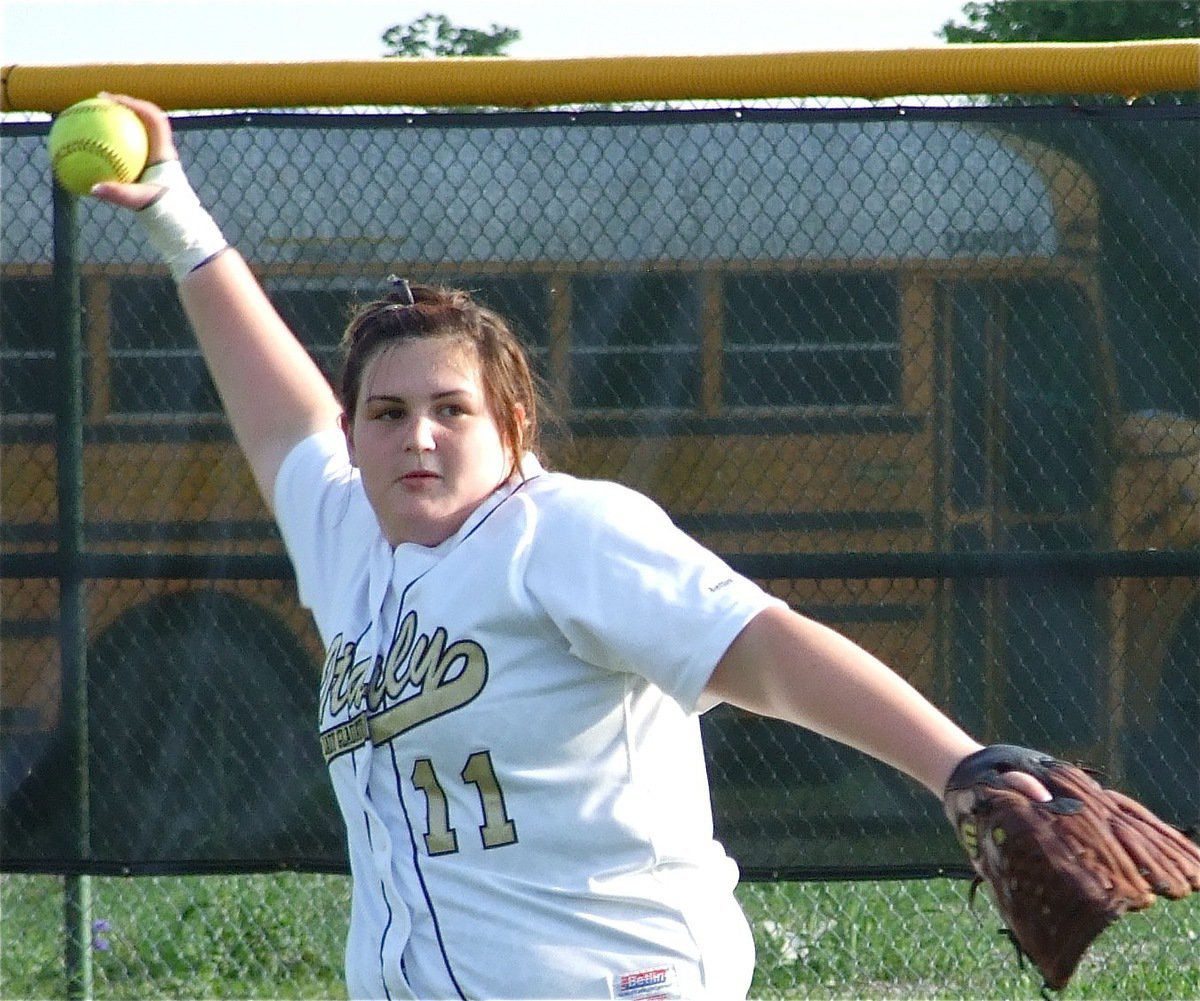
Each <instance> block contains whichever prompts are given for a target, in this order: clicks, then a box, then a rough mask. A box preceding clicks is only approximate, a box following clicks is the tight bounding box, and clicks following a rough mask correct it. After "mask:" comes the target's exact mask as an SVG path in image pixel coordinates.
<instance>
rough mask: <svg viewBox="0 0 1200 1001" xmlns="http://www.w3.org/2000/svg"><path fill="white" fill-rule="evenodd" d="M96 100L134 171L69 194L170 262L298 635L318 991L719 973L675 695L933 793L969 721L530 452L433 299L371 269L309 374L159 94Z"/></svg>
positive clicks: (512, 990) (476, 314)
mask: <svg viewBox="0 0 1200 1001" xmlns="http://www.w3.org/2000/svg"><path fill="white" fill-rule="evenodd" d="M121 100H123V101H124V102H125V103H126V104H128V105H129V106H130V107H131V108H133V109H134V110H135V111H136V112H138V114H139V115H141V116H142V118H143V120H144V121H145V123H146V126H147V130H148V132H149V134H150V138H151V162H152V163H154V164H155V165H154V166H152V167H150V168H148V170H147V172H146V174H144V175H143V178H142V183H140V184H134V185H115V184H113V185H101V186H98V188H97V189H95V191H94V193H95V194H96V195H98V196H99V197H101V198H104V199H106V200H108V201H111V202H114V203H116V204H120V205H123V206H126V207H128V208H134V209H139V210H140V213H139V215H140V217H141V219H142V220H143V221H144V222H145V225H146V231H147V234H148V236H149V238H150V240H151V242H152V243H153V244H154V245H155V246H156V247H157V248H158V249H159V251H160V252H161V253H162V255H163V257H164V259H165V260H166V261H167V262H168V264H169V265H170V267H171V269H172V271H173V273H174V275H175V277H176V279H177V281H178V288H179V293H180V297H181V300H182V302H183V304H184V307H185V309H186V311H187V313H188V316H189V319H190V321H191V323H192V325H193V327H194V328H195V331H196V334H197V337H198V339H199V341H200V344H201V348H202V350H203V351H204V353H205V357H206V359H207V361H208V364H209V367H210V369H211V371H212V374H213V378H214V380H215V382H216V384H217V386H218V388H219V390H220V392H221V395H222V399H223V401H224V405H225V408H226V411H227V413H228V415H229V419H230V422H231V424H232V426H233V428H234V431H235V434H236V435H237V438H238V442H239V444H240V446H241V447H242V449H243V450H244V452H245V453H246V456H247V458H248V460H249V462H250V465H251V468H252V469H253V471H254V475H255V477H256V480H257V482H258V484H259V487H260V489H261V490H262V492H263V495H264V497H265V498H266V499H267V501H268V504H269V505H270V506H271V508H272V510H273V512H274V515H275V517H276V519H277V521H278V523H279V525H280V529H281V531H282V533H283V536H284V539H285V541H286V544H287V547H288V551H289V554H290V556H291V558H292V561H293V563H294V565H295V569H296V575H297V579H298V582H299V587H300V594H301V598H302V600H303V601H304V602H305V604H306V605H307V606H308V607H309V608H311V610H312V613H313V616H314V618H315V621H316V623H317V626H318V629H319V631H320V634H321V637H322V639H323V641H324V644H325V649H326V658H325V664H324V672H323V676H322V678H321V682H320V714H321V716H320V740H321V746H322V749H323V751H324V754H325V757H326V759H327V761H328V763H329V769H330V774H331V777H332V781H333V785H334V788H335V791H336V793H337V798H338V802H339V804H340V807H341V810H342V813H343V816H344V819H345V823H346V830H347V840H348V847H349V855H350V864H351V871H352V875H353V890H352V913H351V918H350V934H349V938H348V942H347V949H346V976H347V984H348V988H349V991H350V995H351V996H352V997H355V998H359V997H363V998H368V997H370V998H406V997H420V998H445V997H450V998H455V997H488V998H551V997H552V998H575V997H578V998H640V999H647V998H684V997H686V998H704V997H710V998H720V999H729V998H735V997H744V996H745V994H746V991H747V990H748V987H749V984H750V979H751V974H752V969H753V947H752V943H751V938H750V934H749V930H748V928H747V925H746V922H745V919H744V917H743V916H742V914H741V912H740V910H739V908H738V905H737V903H736V901H735V899H734V896H733V888H734V885H735V883H736V880H737V872H736V867H735V865H734V864H733V862H732V861H731V860H730V859H729V858H728V857H727V856H726V855H725V853H724V851H723V850H722V848H721V846H720V845H719V844H718V843H716V842H715V841H714V840H713V836H712V818H711V814H710V807H709V796H708V785H707V779H706V775H705V770H704V759H703V753H702V748H701V744H700V735H699V726H698V715H697V714H698V713H699V712H700V711H702V710H703V709H705V708H707V707H708V706H711V705H713V704H715V703H716V702H719V701H728V702H731V703H734V704H736V705H739V706H742V707H744V708H747V709H750V710H753V711H757V712H761V713H765V714H769V715H773V716H777V717H780V718H784V719H789V720H792V721H794V722H797V723H800V724H803V725H806V726H809V727H811V728H813V729H816V730H818V731H819V732H822V733H825V734H827V735H829V736H832V737H834V738H836V739H839V740H841V741H843V742H845V743H848V744H851V745H852V746H855V747H858V748H859V749H861V750H864V751H866V752H867V753H870V754H873V755H874V756H876V757H878V758H879V759H881V760H883V761H886V762H888V763H890V764H892V765H894V766H895V767H897V768H900V769H901V770H903V771H904V772H906V773H907V774H908V775H910V776H912V777H913V778H915V779H917V780H918V781H920V782H922V783H923V784H925V785H926V786H927V787H928V788H929V789H930V790H932V791H933V792H935V793H937V794H939V795H940V793H941V792H942V790H943V788H944V786H945V783H946V779H947V777H948V776H949V774H950V772H951V770H952V769H953V767H954V765H955V764H956V763H957V762H958V761H959V760H961V759H962V758H963V757H964V756H966V755H967V754H969V753H971V752H973V751H976V750H978V749H979V748H980V746H981V745H980V744H978V743H977V742H976V741H974V740H973V739H971V738H970V737H969V736H967V735H966V734H965V733H963V732H962V731H961V730H960V729H959V728H958V727H957V726H956V725H955V724H953V723H952V722H951V721H950V720H948V719H946V717H944V716H943V715H941V714H940V713H939V712H938V711H937V710H936V709H935V708H934V707H933V706H931V705H930V704H929V703H928V702H926V701H925V700H924V699H923V698H922V697H921V696H920V695H919V694H918V693H917V692H916V691H915V690H914V689H912V688H911V687H910V686H909V685H907V683H905V682H904V681H903V680H902V679H900V678H899V677H898V676H897V675H895V674H894V673H893V672H891V671H890V670H889V669H888V668H887V667H885V666H884V665H883V664H881V663H880V662H879V661H877V660H875V659H874V658H873V657H871V656H870V655H869V654H867V653H866V652H865V651H863V650H862V649H861V648H859V647H857V646H855V645H854V644H853V643H851V642H850V641H849V640H847V639H845V638H844V637H842V636H840V635H838V634H837V633H834V632H833V631H831V630H829V629H827V628H825V627H824V626H821V625H819V624H817V623H815V622H813V621H811V620H809V619H806V618H803V617H802V616H799V615H797V614H795V613H794V612H791V611H790V610H789V609H788V608H787V607H786V606H785V605H784V604H783V603H782V602H780V601H778V600H776V599H773V598H771V597H769V596H768V595H766V594H765V593H764V592H763V591H762V590H760V589H759V588H758V587H757V586H756V585H755V584H753V583H752V582H750V581H748V580H746V579H745V578H742V577H740V576H739V575H737V574H735V573H733V572H732V571H731V570H730V569H729V567H728V566H726V565H725V564H724V563H723V562H722V561H721V560H719V559H718V558H717V557H715V556H714V555H713V554H711V553H709V552H708V551H707V550H705V549H704V548H702V547H701V546H699V545H698V544H697V543H695V542H694V541H693V540H691V539H690V538H689V537H687V536H685V535H684V534H683V533H681V532H680V531H678V530H677V529H676V528H675V527H674V526H673V525H672V523H671V522H670V521H669V519H668V518H667V517H666V515H665V514H664V513H663V512H662V511H661V510H660V509H659V508H658V507H656V506H655V505H654V504H653V503H652V502H650V501H649V500H647V499H646V498H644V497H642V496H641V495H639V494H636V493H634V492H632V491H630V490H627V489H625V488H623V487H621V486H618V485H615V484H611V483H601V482H595V481H585V480H579V479H576V478H573V477H570V476H567V475H565V474H562V473H554V472H547V471H546V470H545V469H543V467H542V465H541V464H540V462H539V459H538V457H537V445H538V442H537V431H538V422H537V417H538V414H537V396H536V393H535V392H534V388H533V381H532V378H531V377H530V374H529V366H528V362H527V360H526V358H525V356H524V354H523V352H522V351H521V349H520V347H519V345H518V344H517V342H516V340H515V339H514V338H513V336H512V334H511V332H510V331H509V330H508V328H507V326H506V325H505V323H504V321H503V320H502V319H501V318H499V317H497V316H496V315H495V314H493V313H491V312H490V311H488V310H485V309H482V308H480V307H479V306H477V305H476V304H474V303H473V302H472V301H471V300H470V298H469V297H468V296H466V295H465V294H464V293H453V292H446V291H444V290H436V289H431V288H427V287H416V288H409V287H408V286H407V285H406V284H404V283H398V284H397V286H396V288H395V290H394V291H393V292H392V293H391V294H389V295H388V296H386V297H385V298H383V299H381V300H380V301H378V302H376V303H372V304H370V305H369V306H367V307H366V308H365V309H364V310H363V311H362V312H361V313H360V314H359V315H358V316H357V317H356V319H355V320H354V321H353V322H352V323H351V325H350V327H349V329H348V330H347V334H346V347H347V358H346V365H345V371H344V374H343V378H342V382H341V386H340V394H338V395H335V393H334V392H333V390H332V388H331V387H330V386H329V385H328V383H327V382H326V381H325V379H324V378H323V376H322V375H321V374H320V372H319V370H318V369H317V368H316V366H315V365H314V364H313V362H312V361H311V360H310V359H309V357H308V355H307V354H306V352H305V351H304V349H303V348H302V347H301V346H300V345H299V344H298V342H297V341H296V340H295V338H294V337H293V336H292V335H291V333H290V331H288V330H287V328H286V327H285V326H284V324H283V323H282V321H281V320H280V319H279V317H278V316H277V315H276V314H275V312H274V310H273V308H272V307H271V305H270V303H269V301H268V300H267V298H266V296H265V294H264V293H263V292H262V290H261V288H260V287H259V286H258V284H257V282H256V281H255V280H254V278H253V277H252V275H251V273H250V271H249V269H248V268H247V267H246V265H245V263H244V261H243V260H242V259H241V257H240V256H239V255H238V254H237V253H236V252H234V251H232V250H231V249H229V248H227V247H226V245H225V241H224V239H223V237H222V236H221V234H220V232H219V230H218V229H217V227H216V226H215V224H214V223H213V222H212V220H211V218H210V217H209V216H208V215H207V213H206V212H205V211H204V210H203V209H202V207H201V206H200V204H199V202H198V201H197V200H196V198H195V195H194V194H193V193H192V191H191V189H190V187H188V185H187V182H186V179H185V178H184V176H183V172H182V169H181V168H180V167H179V164H178V160H177V156H176V154H175V150H174V147H173V144H172V141H171V133H170V127H169V123H168V121H167V119H166V116H165V115H163V114H162V112H161V111H160V110H159V109H157V108H155V107H154V106H153V105H150V104H147V103H145V102H140V101H135V100H132V99H129V98H121ZM297 683H298V684H300V683H304V682H303V679H302V678H297ZM1017 781H1022V779H1018V780H1017ZM1030 783H1031V784H1028V785H1027V786H1026V787H1025V788H1026V791H1027V792H1028V793H1029V794H1030V795H1032V796H1035V797H1037V798H1048V794H1046V793H1045V790H1043V789H1041V788H1040V787H1039V786H1038V785H1037V784H1036V783H1033V780H1032V779H1030Z"/></svg>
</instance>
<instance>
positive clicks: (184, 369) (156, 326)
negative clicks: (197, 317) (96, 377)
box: [110, 277, 221, 414]
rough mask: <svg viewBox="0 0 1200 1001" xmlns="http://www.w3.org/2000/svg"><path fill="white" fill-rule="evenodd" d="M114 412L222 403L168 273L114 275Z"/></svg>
mask: <svg viewBox="0 0 1200 1001" xmlns="http://www.w3.org/2000/svg"><path fill="white" fill-rule="evenodd" d="M111 308H112V357H111V361H110V364H111V366H112V410H113V413H115V414H147V413H153V414H218V413H219V412H220V410H221V403H220V400H219V399H218V397H217V391H216V388H215V387H214V386H213V384H212V380H211V379H210V378H209V375H208V370H207V369H206V368H205V366H204V359H203V358H202V357H201V355H200V349H199V347H198V346H197V344H196V340H195V338H194V337H193V336H192V333H191V328H190V327H189V326H188V321H187V317H185V316H184V313H183V307H182V306H181V305H180V304H179V297H178V295H177V294H176V292H175V285H174V283H173V282H172V281H170V279H167V278H144V277H136V278H133V277H130V278H114V279H113V280H112V307H111Z"/></svg>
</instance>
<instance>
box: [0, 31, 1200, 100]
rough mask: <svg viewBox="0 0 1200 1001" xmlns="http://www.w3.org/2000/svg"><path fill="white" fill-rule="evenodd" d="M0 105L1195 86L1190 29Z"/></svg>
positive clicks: (318, 73) (188, 73)
mask: <svg viewBox="0 0 1200 1001" xmlns="http://www.w3.org/2000/svg"><path fill="white" fill-rule="evenodd" d="M0 72H2V79H0V86H2V93H0V111H25V112H49V113H54V112H57V111H61V110H62V109H63V108H65V107H67V106H68V105H70V104H73V103H74V102H75V101H78V100H80V99H82V98H84V97H90V96H92V95H94V94H96V93H97V92H98V91H101V90H107V91H113V92H117V93H130V94H136V95H138V96H140V97H145V98H148V99H150V100H153V101H155V102H157V103H158V104H160V105H161V106H162V107H164V108H166V109H168V110H172V111H177V110H187V109H205V108H317V107H343V106H350V105H368V106H376V105H379V106H384V105H401V106H409V107H455V106H463V105H482V106H489V107H508V108H535V107H546V106H553V105H573V104H591V103H610V102H638V101H667V100H721V99H726V100H752V99H756V98H787V97H797V98H799V97H856V98H868V99H883V98H888V97H896V96H901V95H909V94H912V95H918V94H919V95H933V94H1089V93H1095V94H1120V95H1122V96H1125V97H1131V98H1132V97H1138V96H1142V95H1145V94H1153V93H1156V92H1160V91H1167V90H1175V91H1179V90H1196V89H1200V39H1167V40H1161V41H1145V42H1036V43H1004V44H984V45H942V46H937V47H930V48H915V49H884V50H857V51H838V52H791V53H768V54H760V55H719V56H611V57H604V58H587V59H577V58H576V59H509V58H506V57H480V58H447V59H377V60H370V61H359V62H298V63H113V64H90V65H79V66H22V65H14V66H5V67H3V68H2V70H0Z"/></svg>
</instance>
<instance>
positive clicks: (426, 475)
mask: <svg viewBox="0 0 1200 1001" xmlns="http://www.w3.org/2000/svg"><path fill="white" fill-rule="evenodd" d="M437 479H440V477H439V476H438V474H437V473H435V472H432V471H431V470H428V469H414V470H413V471H412V472H410V473H404V474H403V475H402V476H401V477H400V482H401V483H412V484H418V483H429V482H432V481H433V480H437Z"/></svg>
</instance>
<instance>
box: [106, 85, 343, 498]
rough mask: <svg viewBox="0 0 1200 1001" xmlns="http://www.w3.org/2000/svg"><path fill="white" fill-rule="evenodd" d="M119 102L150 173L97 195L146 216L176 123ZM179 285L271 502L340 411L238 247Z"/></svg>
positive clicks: (156, 111) (169, 157)
mask: <svg viewBox="0 0 1200 1001" xmlns="http://www.w3.org/2000/svg"><path fill="white" fill-rule="evenodd" d="M112 97H113V99H114V100H117V101H120V102H121V103H122V104H124V105H126V106H127V107H129V108H131V109H132V110H133V111H134V112H136V113H137V115H138V116H139V117H140V118H141V120H142V122H143V124H144V125H145V126H146V132H147V135H148V137H149V157H148V161H149V163H150V164H151V167H149V168H147V173H146V174H145V175H143V179H142V180H143V182H149V183H133V184H118V183H106V184H101V185H97V186H96V187H95V188H94V189H93V191H92V194H94V195H95V196H96V197H98V198H100V199H102V200H104V201H108V202H111V203H112V204H114V205H119V206H121V207H123V208H128V209H132V210H134V211H145V210H147V209H148V208H149V207H150V206H151V205H153V204H154V202H155V200H156V199H158V198H160V197H162V196H163V193H164V190H165V189H164V187H163V185H161V184H157V183H153V178H154V177H155V176H156V175H155V174H154V165H156V164H159V165H161V164H164V163H168V164H169V163H171V162H172V161H176V160H178V152H177V150H176V148H175V143H174V140H173V138H172V134H171V126H170V122H169V120H168V118H167V116H166V114H165V113H163V111H162V110H161V109H160V108H158V107H157V106H155V105H154V104H151V103H149V102H147V101H140V100H136V99H134V98H130V97H125V96H122V95H112ZM177 176H179V175H177ZM183 183H184V184H186V181H184V182H183ZM178 287H179V297H180V300H181V302H182V303H183V308H184V311H185V313H186V314H187V317H188V320H189V321H190V323H191V325H192V329H193V330H194V331H195V333H196V338H197V340H198V341H199V344H200V349H201V351H202V353H203V355H204V359H205V362H206V364H207V366H208V369H209V371H210V373H211V374H212V377H213V382H214V384H215V385H216V387H217V391H218V392H219V393H220V394H221V400H222V402H223V404H224V408H225V411H226V413H227V414H228V416H229V421H230V424H231V425H232V427H233V431H234V434H235V436H236V437H237V440H238V444H239V446H240V447H241V449H242V451H243V452H244V453H245V455H246V458H247V460H248V461H249V463H250V467H251V469H252V470H253V472H254V477H255V481H256V482H257V483H258V487H259V490H260V491H261V493H262V495H263V497H264V499H265V500H266V502H267V504H268V506H271V505H272V500H273V497H272V495H273V486H274V483H275V476H276V474H277V473H278V471H279V467H280V465H281V464H282V462H283V460H284V458H285V457H286V456H287V454H288V452H289V451H291V449H292V447H293V446H294V445H295V444H296V443H297V442H299V441H301V440H303V439H304V438H306V437H308V436H309V435H310V434H312V433H313V432H315V431H318V430H324V429H331V428H336V427H337V426H338V417H339V415H340V413H341V407H340V405H339V404H338V402H337V399H336V397H335V396H334V393H333V390H332V388H331V387H330V386H329V383H328V382H327V380H326V379H325V377H324V375H322V373H321V371H320V369H319V368H318V367H317V366H316V364H315V363H314V362H313V361H312V359H311V358H310V357H309V355H308V353H307V352H306V351H305V350H304V348H303V346H302V345H301V344H300V343H299V342H298V341H297V340H296V338H295V336H294V335H293V334H292V332H291V331H290V330H289V329H288V327H287V325H286V324H285V323H284V322H283V320H282V319H281V318H280V317H279V314H278V313H277V312H276V311H275V308H274V306H272V304H271V302H270V300H269V299H268V298H267V295H266V293H265V292H264V291H263V289H262V287H261V285H260V284H259V282H258V280H257V279H256V278H255V277H254V274H253V273H252V272H251V270H250V268H249V266H248V265H247V264H246V262H245V260H244V259H243V258H242V256H241V255H240V254H239V253H238V252H237V251H236V250H234V249H232V248H227V249H224V250H223V251H221V252H219V253H216V254H215V255H213V256H211V257H210V258H208V259H206V260H204V261H203V263H201V264H199V265H198V266H197V267H195V268H194V269H193V270H190V271H189V272H187V273H186V274H185V275H181V276H179V278H178Z"/></svg>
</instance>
